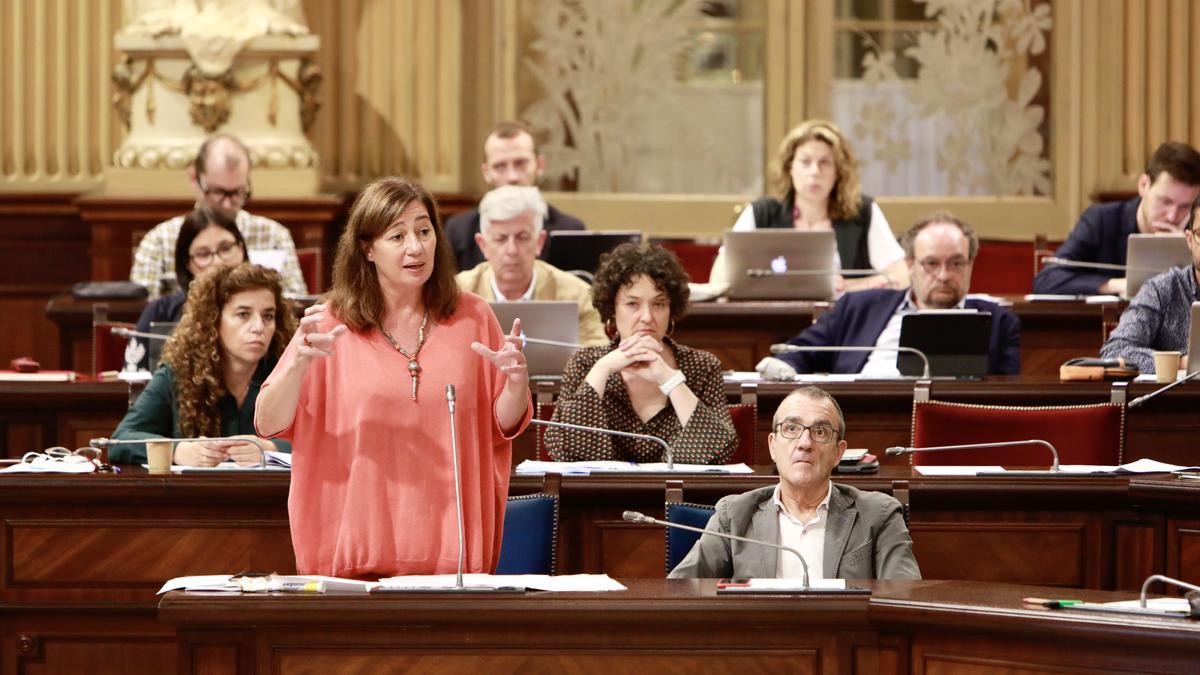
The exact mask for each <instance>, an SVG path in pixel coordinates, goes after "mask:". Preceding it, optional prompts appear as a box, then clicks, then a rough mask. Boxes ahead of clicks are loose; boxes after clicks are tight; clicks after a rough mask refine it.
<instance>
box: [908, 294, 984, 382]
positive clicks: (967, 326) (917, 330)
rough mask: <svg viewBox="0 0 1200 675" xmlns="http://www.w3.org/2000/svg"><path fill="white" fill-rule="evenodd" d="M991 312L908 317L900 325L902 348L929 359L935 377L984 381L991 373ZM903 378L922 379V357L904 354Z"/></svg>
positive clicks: (938, 312)
mask: <svg viewBox="0 0 1200 675" xmlns="http://www.w3.org/2000/svg"><path fill="white" fill-rule="evenodd" d="M991 335H992V314H991V312H977V311H974V310H970V309H967V310H953V309H952V310H933V311H923V312H917V313H916V314H906V315H905V316H904V318H903V319H901V322H900V346H901V347H912V348H914V349H919V350H920V351H922V352H924V353H925V356H926V357H928V358H929V374H930V375H931V376H933V377H983V376H984V375H986V374H987V370H988V342H989V341H990V339H991ZM896 368H897V369H898V370H899V371H900V374H901V375H905V376H909V377H920V376H921V373H922V370H923V368H924V363H922V362H921V357H919V356H917V355H916V354H908V353H904V352H901V353H900V354H899V355H898V356H897V358H896Z"/></svg>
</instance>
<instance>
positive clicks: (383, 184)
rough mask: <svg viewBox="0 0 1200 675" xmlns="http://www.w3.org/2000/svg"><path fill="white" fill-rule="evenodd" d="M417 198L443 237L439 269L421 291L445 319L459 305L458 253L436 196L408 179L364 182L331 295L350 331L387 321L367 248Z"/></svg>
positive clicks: (439, 243)
mask: <svg viewBox="0 0 1200 675" xmlns="http://www.w3.org/2000/svg"><path fill="white" fill-rule="evenodd" d="M414 199H415V200H420V202H421V204H423V205H424V206H425V210H426V211H427V212H428V213H429V220H430V221H432V222H433V231H434V234H435V236H436V238H437V245H436V247H435V249H434V253H433V257H434V260H433V274H432V275H431V276H430V277H429V281H426V282H425V287H424V288H423V289H422V290H421V295H422V299H423V300H424V301H425V308H426V309H427V310H429V313H430V314H431V315H433V318H434V319H436V320H439V321H440V320H442V319H445V318H446V317H448V316H450V315H451V314H453V313H454V310H455V308H456V307H458V295H459V290H458V283H457V282H455V280H454V266H455V262H454V252H453V251H452V250H451V249H450V241H449V240H448V239H446V233H445V232H444V231H443V230H442V221H441V218H439V217H438V209H437V202H436V201H434V199H433V195H431V194H429V192H428V191H427V190H426V189H425V188H423V187H421V185H420V184H418V183H415V182H413V181H410V180H408V179H407V178H402V177H392V178H382V179H380V180H377V181H375V182H374V183H371V184H370V185H367V186H366V187H364V188H363V190H362V192H361V193H359V195H358V198H357V199H355V200H354V206H353V207H352V208H351V209H350V220H349V222H347V223H346V229H345V231H343V232H342V236H341V237H339V238H338V245H337V253H335V254H334V257H333V289H332V290H331V291H330V292H329V294H328V295H327V296H326V299H327V300H328V301H329V303H330V305H331V306H332V308H333V310H334V312H336V313H337V316H338V318H339V319H340V320H341V321H342V322H343V323H345V324H346V325H347V326H348V327H349V328H350V330H353V331H355V332H359V333H361V332H364V331H368V330H371V329H372V328H376V327H378V326H379V325H380V323H381V322H382V321H383V291H382V290H381V289H380V287H379V275H378V273H377V272H376V270H375V263H373V262H371V261H369V260H367V254H366V249H367V247H368V246H370V245H371V242H373V241H375V240H376V239H377V238H378V237H380V236H381V235H382V234H383V233H384V232H385V231H386V230H387V229H388V228H389V227H391V226H392V224H393V223H395V222H396V220H398V219H399V218H400V214H401V213H403V212H404V209H405V208H406V207H408V205H409V204H410V203H412V201H413V200H414Z"/></svg>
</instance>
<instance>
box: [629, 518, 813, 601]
mask: <svg viewBox="0 0 1200 675" xmlns="http://www.w3.org/2000/svg"><path fill="white" fill-rule="evenodd" d="M621 517H622V518H624V519H625V520H627V521H629V522H631V523H643V524H646V525H662V526H663V527H677V528H679V529H681V530H688V531H690V532H700V533H701V534H711V535H713V536H714V537H721V538H723V539H732V540H734V541H744V542H746V543H747V544H759V545H762V546H767V547H769V548H774V549H779V550H780V551H787V552H788V553H791V554H792V555H794V556H796V559H797V560H799V561H800V568H801V569H802V570H804V577H803V578H802V579H801V585H802V590H805V591H807V590H811V589H810V586H809V583H808V562H807V561H805V560H804V556H802V555H800V552H799V551H797V550H796V549H794V548H791V547H790V546H783V545H782V544H774V543H771V542H769V541H760V540H758V539H748V538H746V537H739V536H737V535H736V534H726V533H724V532H716V531H714V530H706V529H704V528H702V527H692V526H691V525H684V524H682V523H672V522H670V521H666V520H659V519H658V518H651V517H650V516H647V515H645V514H642V513H638V512H637V511H626V512H624V513H622V514H621Z"/></svg>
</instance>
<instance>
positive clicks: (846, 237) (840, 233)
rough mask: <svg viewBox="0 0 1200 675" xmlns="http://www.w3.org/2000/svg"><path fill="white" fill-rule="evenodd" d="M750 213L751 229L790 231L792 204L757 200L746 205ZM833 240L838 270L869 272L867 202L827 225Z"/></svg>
mask: <svg viewBox="0 0 1200 675" xmlns="http://www.w3.org/2000/svg"><path fill="white" fill-rule="evenodd" d="M750 207H751V208H753V209H754V225H755V227H757V228H763V229H766V228H776V229H780V228H784V229H790V228H791V227H792V210H793V208H794V204H793V202H792V200H788V201H786V202H781V201H779V200H778V199H774V198H771V197H763V198H762V199H757V200H755V201H754V203H753V204H751V205H750ZM830 225H832V227H833V235H834V238H835V239H836V240H837V248H838V257H840V258H841V259H842V269H848V270H850V269H854V270H863V269H870V267H871V255H870V253H869V252H868V250H867V230H868V229H869V228H870V227H871V198H870V197H868V196H866V195H863V197H862V198H861V199H859V202H858V213H856V214H854V217H853V218H849V219H847V220H834V221H831V222H830Z"/></svg>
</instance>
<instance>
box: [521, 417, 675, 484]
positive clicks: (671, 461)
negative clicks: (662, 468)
mask: <svg viewBox="0 0 1200 675" xmlns="http://www.w3.org/2000/svg"><path fill="white" fill-rule="evenodd" d="M529 423H530V424H540V425H542V426H544V427H558V428H560V429H574V430H575V431H590V432H592V433H595V434H609V435H612V436H622V437H624V438H638V439H641V440H643V441H654V442H655V443H658V444H659V445H661V446H662V447H663V456H664V457H666V458H667V471H674V470H675V455H674V453H673V452H672V451H671V446H670V444H669V443H667V442H666V441H664V440H663V439H661V438H659V437H658V436H651V435H649V434H635V433H632V432H629V431H617V430H616V429H604V428H602V427H585V426H583V425H582V424H571V423H570V422H551V421H550V420H539V419H537V418H534V419H531V420H529Z"/></svg>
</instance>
